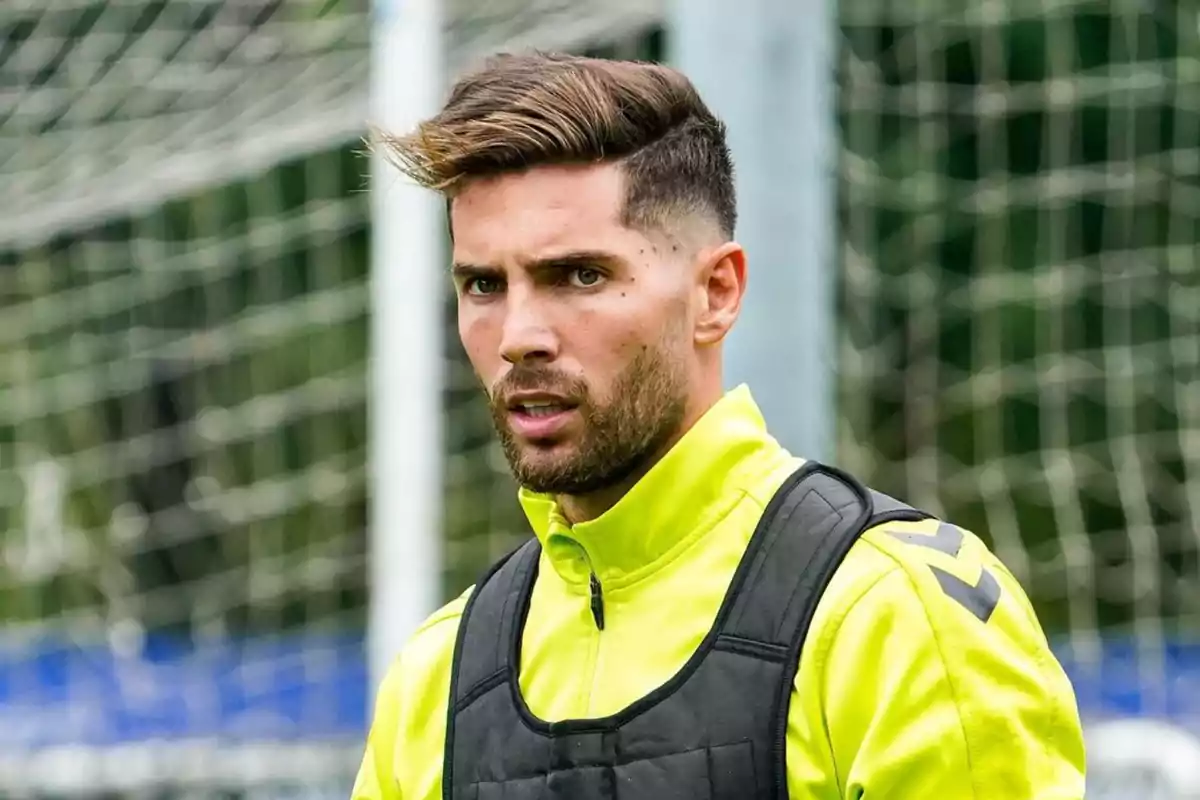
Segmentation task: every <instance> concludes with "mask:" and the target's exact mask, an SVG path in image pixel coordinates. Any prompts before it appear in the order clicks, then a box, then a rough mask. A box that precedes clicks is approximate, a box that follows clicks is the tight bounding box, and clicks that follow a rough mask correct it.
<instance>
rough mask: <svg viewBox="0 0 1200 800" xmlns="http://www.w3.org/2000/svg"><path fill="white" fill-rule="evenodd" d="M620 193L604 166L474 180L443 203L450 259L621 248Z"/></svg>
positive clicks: (625, 233) (627, 238) (624, 231)
mask: <svg viewBox="0 0 1200 800" xmlns="http://www.w3.org/2000/svg"><path fill="white" fill-rule="evenodd" d="M622 191H623V188H622V182H621V178H620V174H619V171H618V170H616V169H615V168H614V167H611V166H610V165H599V166H590V165H589V166H574V165H571V166H545V167H537V168H534V169H531V170H529V171H527V172H523V173H517V174H511V175H502V176H498V177H492V178H487V179H481V180H478V181H474V182H472V183H471V184H470V185H468V186H467V187H465V188H464V189H463V190H462V192H461V193H460V194H458V195H457V196H456V197H455V198H454V201H453V202H452V203H451V206H450V214H451V223H452V225H453V228H454V254H455V260H456V261H470V262H473V263H497V262H505V261H513V260H518V261H521V260H534V259H542V258H547V257H551V256H553V255H554V254H555V253H556V252H564V251H578V250H602V249H607V250H612V249H620V248H621V247H622V246H623V245H625V246H628V245H629V244H630V243H631V242H632V240H633V239H634V238H636V237H637V233H636V232H635V231H632V230H630V229H628V228H626V227H625V226H624V225H623V224H622V223H621V214H620V211H621V205H622V201H623V194H622Z"/></svg>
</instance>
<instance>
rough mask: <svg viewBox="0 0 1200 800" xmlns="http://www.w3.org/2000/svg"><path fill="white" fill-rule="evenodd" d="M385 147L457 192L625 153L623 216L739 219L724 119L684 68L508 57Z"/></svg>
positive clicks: (411, 168)
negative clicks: (477, 181)
mask: <svg viewBox="0 0 1200 800" xmlns="http://www.w3.org/2000/svg"><path fill="white" fill-rule="evenodd" d="M379 141H380V144H381V145H382V147H383V148H384V151H385V155H387V156H389V157H390V158H391V159H392V160H393V161H394V162H395V163H396V165H397V166H398V167H399V168H400V169H401V170H402V171H403V172H404V173H406V174H407V175H409V176H410V177H412V178H413V179H415V180H416V181H417V182H418V183H419V184H421V185H423V186H426V187H428V188H431V189H437V190H439V191H441V192H443V193H444V194H445V195H446V196H447V197H448V198H453V196H454V194H455V193H456V192H457V190H458V189H460V188H461V187H462V186H463V185H464V184H465V183H467V182H469V181H470V180H471V179H474V178H482V177H489V176H494V175H500V174H504V173H511V172H519V171H521V170H524V169H527V168H530V167H535V166H539V165H544V164H586V163H597V162H606V161H607V162H611V161H619V162H620V164H621V168H622V169H623V171H624V173H625V176H626V196H625V203H624V207H623V209H622V215H621V216H622V222H623V223H624V224H626V225H629V226H631V227H638V228H640V229H646V228H650V227H659V228H661V227H662V226H663V224H664V223H665V222H666V221H667V220H666V217H667V216H668V215H670V214H692V213H700V214H703V215H705V216H708V217H710V218H714V219H715V221H716V222H717V224H719V225H720V227H721V230H722V233H723V234H724V235H725V236H729V237H732V236H733V232H734V228H735V225H736V222H737V209H736V202H735V198H734V188H733V163H732V159H731V157H730V153H729V147H728V145H727V144H726V141H725V125H724V124H723V123H722V122H721V121H720V120H718V119H717V118H716V116H714V115H713V113H712V112H711V111H710V110H709V109H708V107H707V106H706V105H705V104H704V102H703V100H701V98H700V95H699V93H698V92H697V91H696V88H695V87H694V86H693V85H692V83H691V81H689V80H688V79H687V78H686V77H685V76H684V75H683V74H681V73H680V72H679V71H677V70H674V69H671V68H669V67H665V66H662V65H659V64H652V63H643V62H633V61H613V60H606V59H599V58H586V57H582V56H572V55H563V54H558V53H541V52H534V53H525V54H517V55H513V54H503V55H499V56H494V57H493V58H491V59H489V60H488V61H486V62H484V64H483V66H482V68H481V69H479V70H478V71H476V72H473V73H471V74H469V75H467V76H465V77H463V78H462V79H461V80H459V81H458V82H457V83H456V84H455V85H454V88H453V89H452V90H451V92H450V97H449V99H448V100H447V102H446V104H445V106H444V107H443V108H442V110H441V111H440V112H439V113H438V114H437V115H436V116H435V117H433V118H432V119H429V120H426V121H425V122H423V123H421V125H420V126H419V127H418V128H417V129H416V131H414V132H412V133H410V134H406V135H401V136H394V135H389V134H386V133H385V134H383V135H382V136H380V137H379Z"/></svg>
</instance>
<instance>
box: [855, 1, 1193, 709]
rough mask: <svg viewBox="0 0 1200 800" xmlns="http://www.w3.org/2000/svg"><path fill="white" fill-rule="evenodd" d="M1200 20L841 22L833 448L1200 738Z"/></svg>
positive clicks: (911, 17)
mask: <svg viewBox="0 0 1200 800" xmlns="http://www.w3.org/2000/svg"><path fill="white" fill-rule="evenodd" d="M1198 12H1200V8H1198V7H1197V6H1196V4H1194V3H1145V2H1136V0H1128V1H1126V0H1036V1H1035V0H1010V1H1008V2H992V1H991V0H988V1H985V0H979V1H978V2H961V0H959V2H951V1H950V0H946V1H945V2H942V1H941V0H931V2H904V1H902V0H894V1H892V0H842V3H841V30H842V36H843V39H842V45H841V49H840V57H839V61H838V64H837V80H838V98H839V105H838V117H839V124H840V141H841V151H840V163H839V175H840V180H839V205H838V212H839V225H840V239H839V244H840V248H841V252H840V254H839V258H840V262H841V272H840V289H841V291H840V296H839V304H840V319H841V323H842V333H841V349H840V352H839V371H840V403H839V405H840V411H841V419H840V423H841V425H840V432H839V434H840V435H839V449H840V454H841V458H842V461H843V464H844V466H846V467H847V468H849V469H851V470H852V471H855V472H857V473H858V474H860V475H862V476H863V477H864V478H865V479H867V480H869V481H871V482H872V483H873V484H875V485H876V486H877V487H878V488H880V489H881V490H885V491H890V492H891V493H894V494H896V495H898V496H901V497H904V498H906V499H907V500H908V501H909V502H912V503H914V504H916V505H919V506H922V507H924V508H926V509H927V510H929V511H930V512H933V513H936V514H939V515H946V518H948V519H951V520H953V521H955V522H956V523H958V524H961V525H963V526H964V527H969V528H972V529H974V530H976V531H978V532H980V533H981V534H982V535H984V536H985V537H986V538H987V539H988V540H989V542H990V543H991V544H992V545H993V546H994V549H995V550H996V552H997V553H998V555H999V556H1000V557H1001V558H1002V559H1003V560H1004V561H1005V562H1006V563H1007V564H1008V565H1009V566H1010V567H1011V568H1012V569H1013V571H1014V573H1015V574H1016V576H1017V577H1018V578H1019V580H1020V581H1021V582H1022V583H1023V584H1024V586H1025V587H1026V588H1027V589H1028V591H1029V593H1030V595H1031V597H1032V599H1033V602H1034V604H1035V606H1036V607H1037V610H1038V613H1039V615H1040V617H1041V619H1042V621H1043V623H1044V624H1045V626H1046V628H1047V630H1048V632H1049V633H1050V634H1051V636H1052V638H1053V639H1054V641H1055V643H1056V644H1058V645H1059V646H1060V648H1061V649H1060V653H1061V654H1062V657H1063V659H1064V661H1065V662H1066V663H1067V665H1068V667H1069V668H1070V670H1071V672H1072V677H1073V678H1074V679H1075V682H1076V689H1077V691H1078V692H1079V695H1080V703H1081V705H1082V706H1083V707H1084V710H1085V712H1094V713H1103V714H1130V715H1138V714H1145V715H1154V716H1166V717H1171V718H1174V719H1176V720H1178V721H1181V722H1185V723H1186V724H1190V725H1192V726H1196V727H1197V730H1200V648H1198V647H1197V642H1200V636H1197V634H1198V633H1200V563H1198V559H1200V255H1198V253H1200V250H1198V246H1200V40H1198V28H1197V23H1198V21H1200V17H1198Z"/></svg>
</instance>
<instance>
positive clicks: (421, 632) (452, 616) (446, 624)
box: [392, 586, 475, 686]
mask: <svg viewBox="0 0 1200 800" xmlns="http://www.w3.org/2000/svg"><path fill="white" fill-rule="evenodd" d="M474 589H475V587H474V586H471V587H470V588H468V589H467V590H466V591H464V592H463V593H462V594H460V595H459V596H458V597H456V598H454V599H453V600H451V601H450V602H449V603H446V604H445V605H444V606H442V607H441V608H439V609H438V610H437V611H434V612H433V613H432V614H430V615H429V616H428V617H426V618H425V621H424V622H422V623H421V624H420V626H418V628H417V629H416V630H415V631H414V632H413V634H412V635H411V636H410V637H409V638H408V641H407V642H405V644H404V649H403V650H402V651H401V652H400V654H399V657H398V658H397V659H396V661H395V662H394V663H393V665H392V672H393V673H395V674H397V675H398V676H399V677H400V681H401V684H402V685H405V686H414V685H420V684H423V683H426V682H428V681H431V680H439V679H444V680H447V681H448V680H449V676H450V666H451V662H452V661H453V657H454V643H455V640H456V639H457V638H458V626H459V623H460V622H461V621H462V617H463V611H464V610H465V609H466V607H467V600H468V599H470V596H471V593H472V592H473V591H474Z"/></svg>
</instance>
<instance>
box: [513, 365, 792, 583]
mask: <svg viewBox="0 0 1200 800" xmlns="http://www.w3.org/2000/svg"><path fill="white" fill-rule="evenodd" d="M782 450H783V449H782V448H781V447H780V445H779V444H778V443H777V442H776V441H775V440H774V439H772V438H771V437H770V435H769V434H768V433H767V429H766V423H765V422H764V420H763V417H762V414H761V412H760V411H759V409H758V406H757V405H756V404H755V402H754V399H753V398H752V397H751V395H750V391H749V389H748V388H747V387H745V386H739V387H738V388H736V389H734V390H732V391H730V392H729V393H727V394H726V395H725V396H724V397H722V398H721V399H720V400H719V401H718V402H717V403H716V404H715V405H713V407H712V408H710V409H709V410H708V411H707V412H706V413H705V414H704V416H702V417H701V418H700V419H699V420H698V421H697V422H696V424H695V425H693V426H692V428H691V429H690V430H688V431H687V432H686V433H685V434H684V435H683V437H682V438H681V439H680V440H679V442H678V443H676V445H675V446H674V447H673V448H671V450H670V451H668V453H667V454H666V455H665V456H664V457H663V458H662V459H661V460H659V462H658V463H657V464H655V465H654V466H653V467H651V469H650V470H649V471H648V472H647V473H646V475H645V476H644V477H643V478H642V479H641V480H640V481H638V483H637V484H635V485H634V487H633V488H632V489H631V490H630V491H629V492H628V493H626V494H625V496H624V497H622V498H621V499H620V500H619V501H618V502H617V503H616V504H615V505H614V506H613V507H612V508H611V509H609V510H608V511H607V512H605V513H604V514H602V515H601V516H599V517H597V518H596V519H593V520H589V521H587V522H583V523H579V524H578V525H570V524H569V523H568V522H567V521H566V519H565V518H564V517H563V516H562V514H561V513H560V512H559V510H558V507H557V504H556V503H555V501H554V499H553V498H552V497H550V496H548V495H544V494H536V493H533V492H530V491H527V490H525V489H522V490H521V491H520V494H519V498H520V501H521V506H522V508H523V509H524V510H525V515H526V516H527V517H528V519H529V522H530V525H531V526H532V527H533V531H534V534H535V535H536V536H537V538H538V540H539V541H540V542H541V544H542V549H543V552H544V553H545V557H546V558H547V560H548V561H549V563H550V564H551V565H552V566H553V568H554V570H555V572H557V573H558V574H559V575H560V576H561V577H562V578H563V580H564V581H566V582H568V583H571V584H583V585H586V583H587V581H588V578H589V575H590V574H591V573H595V575H596V577H597V578H598V579H599V580H600V582H601V583H602V584H604V586H605V588H606V589H614V588H619V587H620V586H621V585H626V584H629V583H633V582H635V581H637V580H639V579H640V578H642V577H645V576H646V575H648V574H650V573H652V572H654V571H655V570H656V569H657V568H658V567H660V566H662V565H664V564H666V563H669V562H670V561H671V560H672V559H673V558H674V557H675V556H676V555H678V554H679V553H680V552H682V551H683V550H685V549H686V548H687V547H688V546H689V545H690V544H692V543H693V542H694V541H696V539H698V538H699V537H701V536H703V535H704V534H705V533H706V532H707V531H709V530H711V529H712V528H713V527H714V526H715V525H716V524H717V523H718V522H719V521H720V520H721V519H722V518H723V517H724V516H725V515H726V514H727V513H728V512H729V510H730V509H731V508H732V507H733V505H734V504H736V503H737V501H738V500H740V499H741V496H742V494H743V492H744V488H743V487H745V486H746V485H747V482H748V481H750V480H753V479H754V478H755V477H756V474H757V472H758V471H761V468H762V466H763V464H764V461H765V462H769V465H774V464H775V463H777V462H776V461H775V459H774V458H766V459H763V456H764V455H772V454H777V453H780V452H782ZM756 465H757V466H758V468H759V469H758V470H756Z"/></svg>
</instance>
